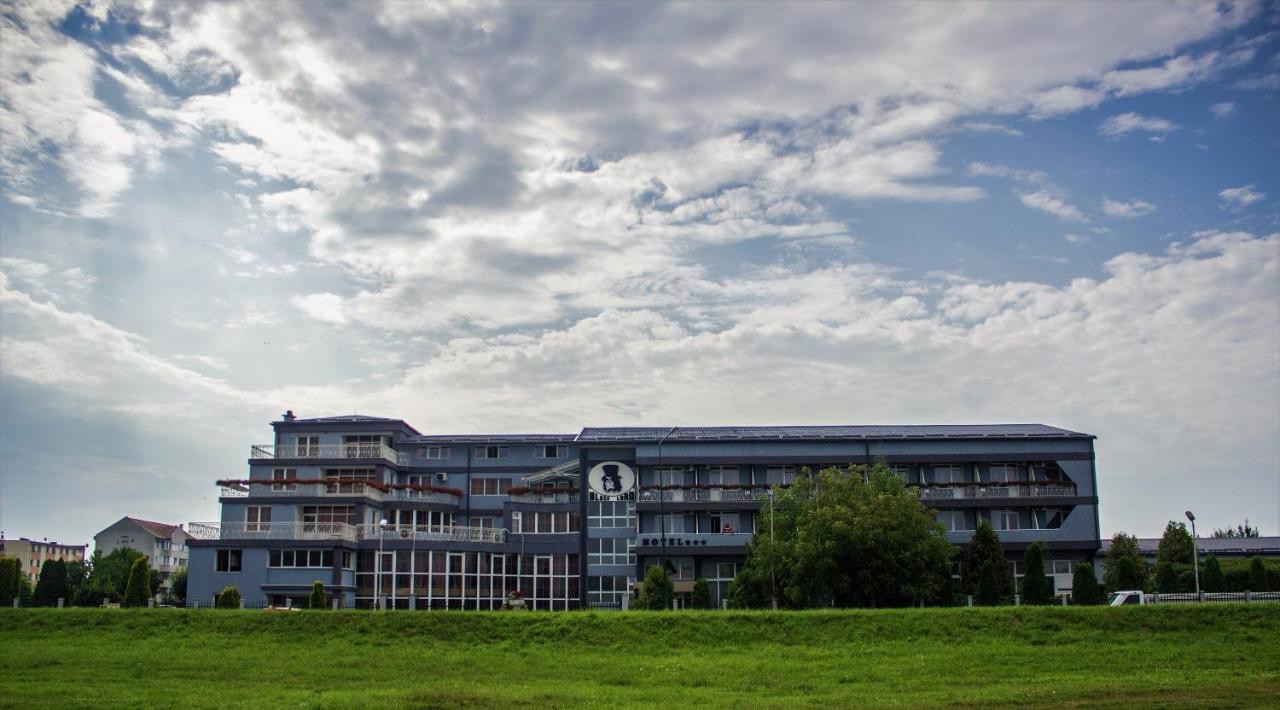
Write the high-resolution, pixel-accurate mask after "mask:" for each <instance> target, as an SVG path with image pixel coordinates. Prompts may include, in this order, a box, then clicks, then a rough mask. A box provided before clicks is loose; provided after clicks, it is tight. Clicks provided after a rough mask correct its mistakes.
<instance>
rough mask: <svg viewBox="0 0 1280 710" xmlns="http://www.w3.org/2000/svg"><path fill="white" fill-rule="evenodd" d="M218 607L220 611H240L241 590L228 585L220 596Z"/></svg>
mask: <svg viewBox="0 0 1280 710" xmlns="http://www.w3.org/2000/svg"><path fill="white" fill-rule="evenodd" d="M216 606H217V607H218V608H219V609H239V608H240V590H239V589H236V588H235V587H233V586H231V585H227V586H226V587H225V588H224V589H223V590H222V593H221V594H219V595H218V601H217V604H216Z"/></svg>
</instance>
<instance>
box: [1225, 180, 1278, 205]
mask: <svg viewBox="0 0 1280 710" xmlns="http://www.w3.org/2000/svg"><path fill="white" fill-rule="evenodd" d="M1266 196H1267V195H1266V193H1264V192H1259V191H1258V190H1256V189H1255V188H1254V186H1253V185H1244V186H1241V187H1228V188H1227V189H1225V190H1223V191H1221V192H1219V193H1218V197H1220V198H1222V206H1223V207H1226V208H1229V209H1238V208H1241V207H1248V206H1249V205H1251V204H1253V203H1255V202H1258V201H1259V200H1262V199H1263V198H1265V197H1266Z"/></svg>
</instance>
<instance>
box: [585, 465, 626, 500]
mask: <svg viewBox="0 0 1280 710" xmlns="http://www.w3.org/2000/svg"><path fill="white" fill-rule="evenodd" d="M587 485H588V486H589V487H590V488H591V491H592V492H593V493H595V494H596V495H598V496H603V497H605V498H615V497H617V496H620V495H623V494H625V493H630V492H631V490H632V489H634V488H635V485H636V473H635V471H632V470H631V467H630V466H628V465H626V464H625V463H622V462H621V461H605V462H604V463H598V464H596V465H595V466H593V467H592V468H591V471H590V473H588V474H587Z"/></svg>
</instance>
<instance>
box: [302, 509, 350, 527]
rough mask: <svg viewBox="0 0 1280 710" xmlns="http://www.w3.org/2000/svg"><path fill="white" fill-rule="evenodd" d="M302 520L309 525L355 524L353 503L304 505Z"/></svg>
mask: <svg viewBox="0 0 1280 710" xmlns="http://www.w3.org/2000/svg"><path fill="white" fill-rule="evenodd" d="M302 522H303V523H304V524H309V525H335V524H339V523H345V524H347V525H355V524H356V507H355V506H354V505H304V506H302Z"/></svg>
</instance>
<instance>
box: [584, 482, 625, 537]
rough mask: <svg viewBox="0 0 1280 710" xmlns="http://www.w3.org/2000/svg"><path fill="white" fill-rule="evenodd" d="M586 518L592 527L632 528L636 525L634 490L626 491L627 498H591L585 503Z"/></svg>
mask: <svg viewBox="0 0 1280 710" xmlns="http://www.w3.org/2000/svg"><path fill="white" fill-rule="evenodd" d="M593 497H594V494H593ZM587 518H588V521H589V523H590V526H591V527H593V528H629V529H632V530H634V529H635V527H636V504H635V491H632V492H631V493H628V494H627V498H621V499H617V500H610V499H604V500H594V499H593V500H592V501H591V502H590V503H588V504H587Z"/></svg>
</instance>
